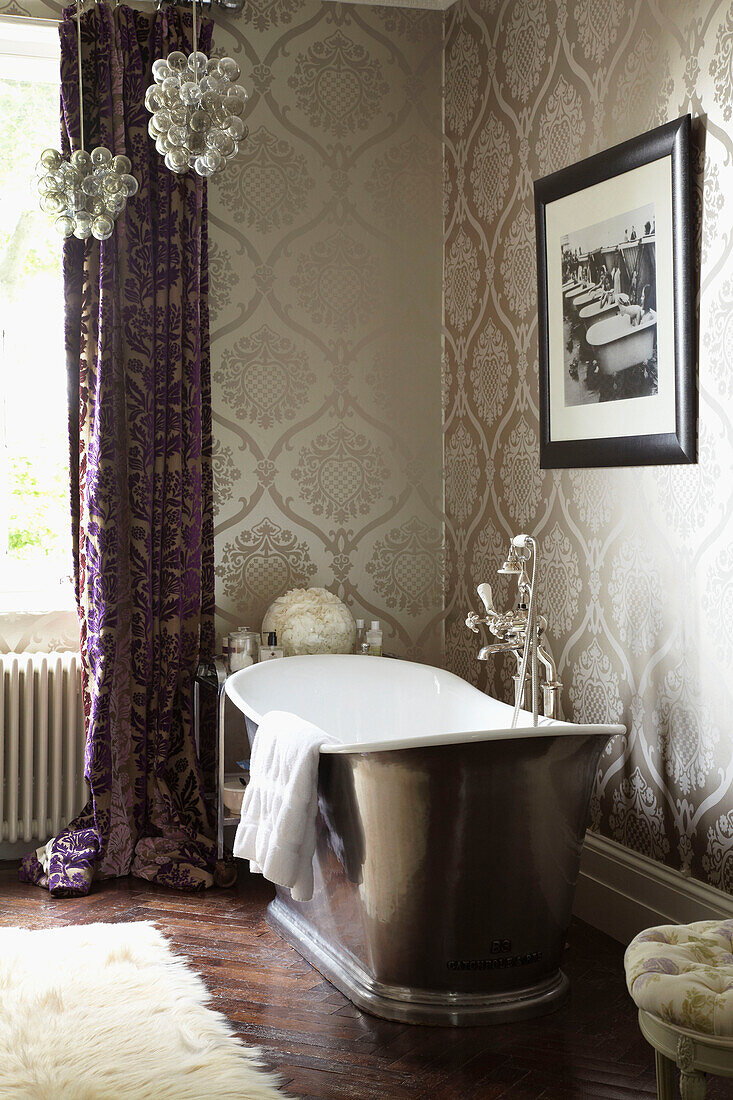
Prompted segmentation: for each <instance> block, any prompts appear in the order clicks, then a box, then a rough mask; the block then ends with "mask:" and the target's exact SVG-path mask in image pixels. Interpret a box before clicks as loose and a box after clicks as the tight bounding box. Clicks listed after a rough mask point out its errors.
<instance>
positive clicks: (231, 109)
mask: <svg viewBox="0 0 733 1100" xmlns="http://www.w3.org/2000/svg"><path fill="white" fill-rule="evenodd" d="M224 110H225V111H226V113H227V114H228V115H231V116H232V118H239V116H240V115H243V114H244V100H243V99H240V98H239V96H236V95H227V97H226V99H225V100H224Z"/></svg>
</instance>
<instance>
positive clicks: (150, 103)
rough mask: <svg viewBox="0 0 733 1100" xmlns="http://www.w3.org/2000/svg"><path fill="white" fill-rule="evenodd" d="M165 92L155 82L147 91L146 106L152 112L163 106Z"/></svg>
mask: <svg viewBox="0 0 733 1100" xmlns="http://www.w3.org/2000/svg"><path fill="white" fill-rule="evenodd" d="M163 102H164V100H163V94H162V92H161V90H160V88H159V87H158V85H157V84H154V85H153V87H152V88H148V90H147V92H146V93H145V106H146V108H147V109H148V111H150V112H151V113H153V112H155V111H159V110H160V108H161V107H162V106H163Z"/></svg>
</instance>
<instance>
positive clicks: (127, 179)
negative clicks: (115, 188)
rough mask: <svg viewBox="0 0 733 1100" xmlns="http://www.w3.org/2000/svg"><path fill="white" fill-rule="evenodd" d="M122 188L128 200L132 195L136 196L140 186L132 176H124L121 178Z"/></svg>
mask: <svg viewBox="0 0 733 1100" xmlns="http://www.w3.org/2000/svg"><path fill="white" fill-rule="evenodd" d="M122 187H123V189H124V192H125V194H126V195H127V197H128V198H132V196H133V195H137V193H138V191H139V189H140V185H139V184H138V182H137V180H136V179H135V177H134V176H130V175H124V176H123V177H122Z"/></svg>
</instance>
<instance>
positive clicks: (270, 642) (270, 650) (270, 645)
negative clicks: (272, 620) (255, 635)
mask: <svg viewBox="0 0 733 1100" xmlns="http://www.w3.org/2000/svg"><path fill="white" fill-rule="evenodd" d="M282 656H284V654H283V651H282V649H281V648H280V647H279V646H278V644H277V632H276V631H274V630H271V631H270V633H269V634H268V635H267V645H263V647H262V649H261V650H260V660H261V661H275V660H277V658H278V657H282Z"/></svg>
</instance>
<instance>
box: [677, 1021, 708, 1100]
mask: <svg viewBox="0 0 733 1100" xmlns="http://www.w3.org/2000/svg"><path fill="white" fill-rule="evenodd" d="M677 1065H678V1066H679V1070H680V1094H681V1096H682V1100H705V1093H706V1091H707V1085H706V1081H705V1074H704V1073H700V1072H699V1071H698V1070H696V1069H695V1044H694V1043H693V1041H692V1039H691V1038H690V1036H689V1035H680V1037H679V1039H678V1040H677Z"/></svg>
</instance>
